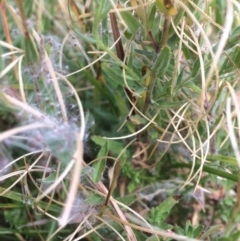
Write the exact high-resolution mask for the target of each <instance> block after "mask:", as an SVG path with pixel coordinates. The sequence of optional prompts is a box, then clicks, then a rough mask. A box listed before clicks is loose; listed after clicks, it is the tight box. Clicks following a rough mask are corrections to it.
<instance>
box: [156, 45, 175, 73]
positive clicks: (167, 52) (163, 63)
mask: <svg viewBox="0 0 240 241" xmlns="http://www.w3.org/2000/svg"><path fill="white" fill-rule="evenodd" d="M171 56H172V52H171V49H170V48H169V47H168V46H165V47H164V48H163V49H162V50H161V52H160V53H159V54H158V55H157V58H156V60H155V62H154V65H153V67H152V69H151V70H152V71H155V73H156V76H164V74H165V73H166V71H167V69H168V67H169V63H170V60H171Z"/></svg>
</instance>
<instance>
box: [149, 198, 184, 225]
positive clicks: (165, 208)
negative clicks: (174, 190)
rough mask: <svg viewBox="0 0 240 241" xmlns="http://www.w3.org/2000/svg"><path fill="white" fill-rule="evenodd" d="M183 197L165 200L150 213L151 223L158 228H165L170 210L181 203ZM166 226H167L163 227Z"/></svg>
mask: <svg viewBox="0 0 240 241" xmlns="http://www.w3.org/2000/svg"><path fill="white" fill-rule="evenodd" d="M181 198H182V195H175V196H172V197H169V198H167V199H166V200H164V201H163V202H162V203H161V204H160V205H159V206H157V207H155V208H152V209H151V211H150V218H149V219H150V222H151V223H152V224H153V225H156V226H158V227H162V228H163V227H165V225H167V224H165V223H164V220H165V219H166V218H167V217H168V215H169V212H170V210H171V209H172V208H173V206H174V205H175V204H176V203H178V202H179V200H180V199H181ZM163 224H165V225H163Z"/></svg>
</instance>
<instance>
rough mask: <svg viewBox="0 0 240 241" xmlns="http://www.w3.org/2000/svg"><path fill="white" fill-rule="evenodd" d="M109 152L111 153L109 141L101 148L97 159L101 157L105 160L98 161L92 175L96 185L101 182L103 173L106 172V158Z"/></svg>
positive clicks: (94, 165)
mask: <svg viewBox="0 0 240 241" xmlns="http://www.w3.org/2000/svg"><path fill="white" fill-rule="evenodd" d="M108 151H109V144H108V141H106V143H105V144H104V145H103V146H102V147H101V149H100V151H99V153H98V155H97V158H99V157H103V158H102V159H100V160H98V161H96V162H95V163H94V164H93V168H94V172H93V174H92V180H93V181H94V182H95V183H96V182H99V181H100V179H101V177H102V174H103V171H104V170H105V167H106V161H107V160H106V156H107V154H108Z"/></svg>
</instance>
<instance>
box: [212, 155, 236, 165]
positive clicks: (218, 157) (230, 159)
mask: <svg viewBox="0 0 240 241" xmlns="http://www.w3.org/2000/svg"><path fill="white" fill-rule="evenodd" d="M207 160H209V161H220V162H223V163H225V164H227V165H231V166H234V167H238V164H237V160H236V158H235V157H231V156H222V155H208V156H207Z"/></svg>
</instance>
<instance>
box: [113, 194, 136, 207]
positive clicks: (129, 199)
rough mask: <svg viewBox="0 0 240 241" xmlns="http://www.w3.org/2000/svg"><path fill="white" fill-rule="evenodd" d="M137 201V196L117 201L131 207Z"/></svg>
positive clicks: (120, 198)
mask: <svg viewBox="0 0 240 241" xmlns="http://www.w3.org/2000/svg"><path fill="white" fill-rule="evenodd" d="M136 199H137V195H136V194H130V195H126V196H124V197H119V198H117V200H118V201H119V202H121V203H123V204H125V205H127V206H129V205H131V204H132V203H133V202H134V201H135V200H136Z"/></svg>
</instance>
